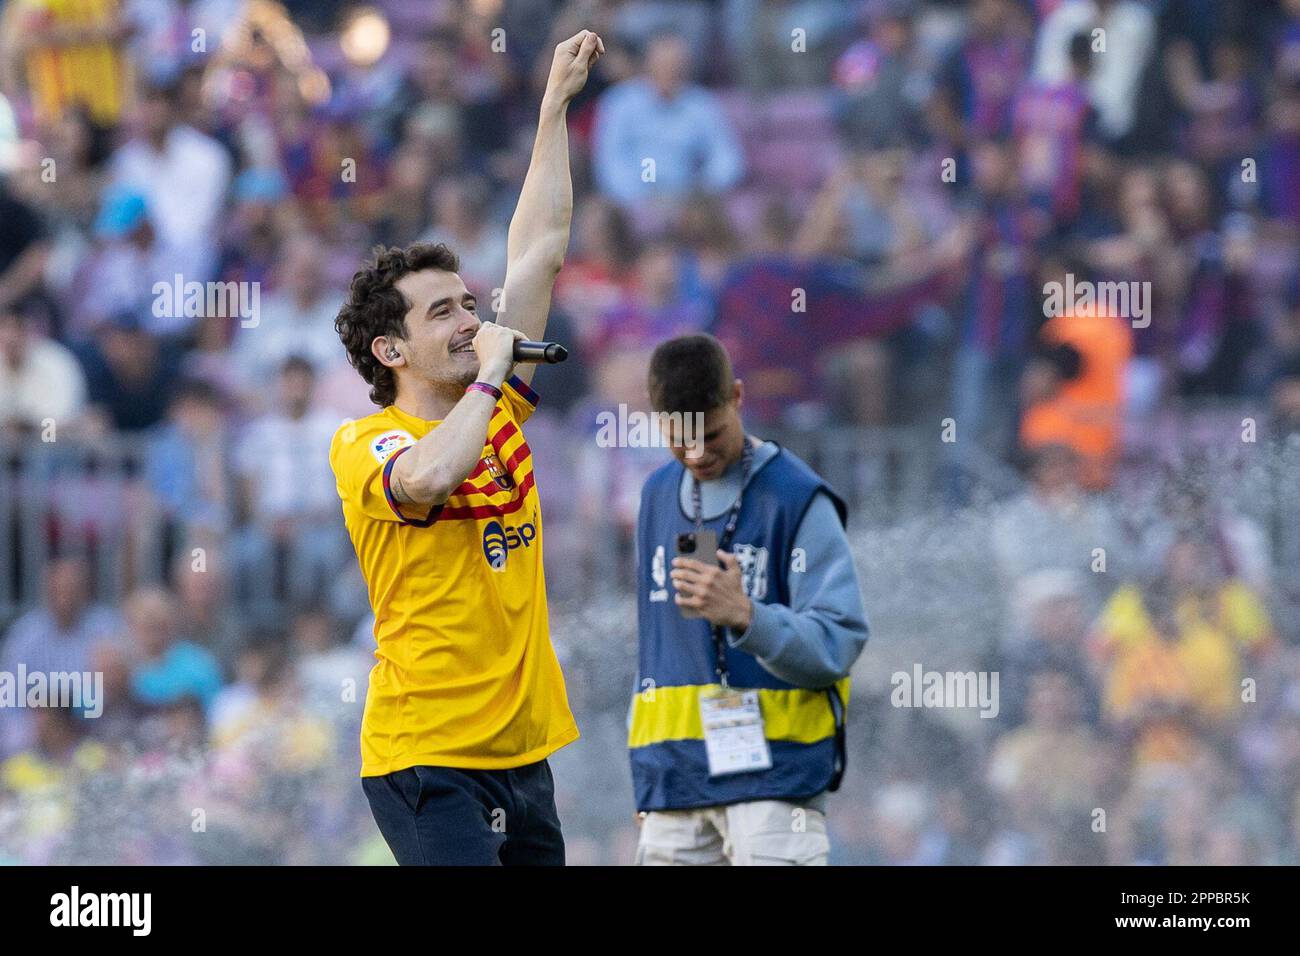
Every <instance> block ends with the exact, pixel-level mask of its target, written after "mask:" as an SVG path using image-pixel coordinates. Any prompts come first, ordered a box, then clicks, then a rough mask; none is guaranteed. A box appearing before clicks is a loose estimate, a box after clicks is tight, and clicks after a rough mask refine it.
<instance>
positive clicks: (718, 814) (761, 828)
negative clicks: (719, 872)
mask: <svg viewBox="0 0 1300 956" xmlns="http://www.w3.org/2000/svg"><path fill="white" fill-rule="evenodd" d="M830 848H831V844H830V838H829V837H827V835H826V817H825V815H824V814H823V813H822V812H821V811H820V810H814V809H812V808H811V807H806V806H800V805H799V804H795V803H787V802H785V801H784V800H755V801H753V802H751V803H734V804H731V805H730V806H726V807H703V808H701V809H698V810H663V811H656V812H653V813H648V814H646V816H645V819H644V820H643V821H642V823H641V839H640V841H639V842H638V844H637V848H636V865H637V866H825V865H826V860H827V857H828V856H829V855H830Z"/></svg>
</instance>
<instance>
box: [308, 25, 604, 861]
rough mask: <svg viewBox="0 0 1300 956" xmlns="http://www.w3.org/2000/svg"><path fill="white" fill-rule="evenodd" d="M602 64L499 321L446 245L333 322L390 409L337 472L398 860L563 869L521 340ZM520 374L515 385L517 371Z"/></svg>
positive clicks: (526, 228)
mask: <svg viewBox="0 0 1300 956" xmlns="http://www.w3.org/2000/svg"><path fill="white" fill-rule="evenodd" d="M602 52H604V45H603V44H602V42H601V40H600V38H599V37H598V36H596V34H595V33H592V32H590V31H588V30H583V31H582V32H581V33H579V34H577V35H576V36H574V37H571V38H570V39H568V40H566V41H565V42H563V43H561V44H560V45H559V46H558V47H556V50H555V58H554V61H553V62H552V64H551V72H550V77H549V79H548V81H547V85H546V92H545V94H544V95H543V97H542V106H541V119H540V122H539V124H538V129H537V138H536V141H535V142H534V145H533V155H532V162H531V164H530V166H529V169H528V174H527V176H526V178H525V180H524V185H523V189H522V192H521V193H520V196H519V205H518V207H517V208H516V210H515V215H514V218H513V219H512V220H511V223H510V231H509V234H508V239H507V257H508V260H507V261H508V265H507V270H506V279H505V288H504V292H503V295H502V309H501V312H502V319H503V321H507V322H509V324H510V326H511V327H509V328H507V327H506V326H505V325H499V324H494V323H491V322H483V321H481V320H480V319H479V316H478V311H477V305H476V299H475V297H474V295H473V294H472V293H471V292H470V291H469V290H468V289H466V288H465V283H464V282H462V281H461V279H460V277H459V276H458V275H457V274H456V273H457V270H458V268H459V262H458V260H457V257H456V255H455V254H454V253H453V252H452V251H451V250H449V249H448V248H447V247H446V246H443V245H421V244H417V245H412V246H409V247H407V248H405V249H386V250H378V251H377V253H376V256H375V259H374V262H373V264H371V265H369V266H368V267H367V268H364V269H362V270H361V271H359V272H358V273H357V274H356V275H355V276H354V277H353V279H352V286H351V289H350V291H349V295H348V300H347V302H346V303H345V304H344V305H343V307H342V308H341V309H340V310H339V315H338V318H337V320H336V321H335V327H336V328H337V330H338V333H339V337H340V338H341V339H342V340H343V344H344V346H345V347H346V348H347V351H348V358H349V359H350V360H351V362H352V364H353V366H354V367H355V368H356V369H357V371H359V372H360V373H361V375H362V377H363V378H364V379H365V380H366V381H367V382H368V383H369V384H370V386H371V390H370V397H371V398H372V399H373V400H374V402H375V403H376V404H377V405H379V406H380V411H378V412H376V413H375V414H373V415H370V416H369V417H367V418H363V419H361V420H360V421H356V422H348V423H346V424H344V426H343V427H342V428H340V429H339V431H338V433H337V434H336V435H335V436H334V442H333V444H332V446H331V448H330V464H331V465H332V467H333V469H334V475H335V478H336V481H337V484H338V492H339V497H340V498H341V499H342V500H343V515H344V519H345V521H346V523H347V528H348V534H349V535H350V536H351V538H352V543H353V546H354V547H355V548H356V552H357V559H358V561H359V562H360V565H361V571H362V574H363V575H364V577H365V579H366V586H367V588H368V589H369V593H370V603H371V606H372V608H373V609H374V613H375V639H376V642H377V644H378V647H377V649H376V651H375V657H376V658H377V663H376V664H375V667H374V669H373V670H372V671H371V673H370V689H369V693H368V695H367V698H366V709H365V716H364V718H363V721H362V730H361V776H362V786H363V787H364V789H365V793H366V797H367V798H368V799H369V801H370V807H371V810H372V812H373V813H374V816H375V821H376V823H378V825H379V829H380V832H382V833H383V835H384V839H385V840H387V841H388V845H389V847H391V848H392V851H393V854H394V856H396V858H397V861H398V863H401V864H403V865H406V864H423V865H454V864H465V865H496V864H508V865H509V864H562V863H563V862H564V841H563V838H562V836H561V833H560V822H559V819H558V817H557V815H556V811H555V796H554V787H553V782H552V778H551V771H550V767H549V765H548V764H547V762H546V758H547V756H549V755H550V754H551V753H554V752H555V751H556V750H558V749H559V748H560V747H563V746H564V745H565V744H568V743H570V742H571V741H573V740H575V739H576V738H577V736H578V729H577V727H576V725H575V724H574V721H573V715H572V714H571V713H570V712H569V705H568V700H567V697H566V695H565V689H564V678H563V676H562V674H561V673H560V667H559V663H558V661H557V660H556V657H555V652H554V650H553V649H552V647H551V641H550V634H549V632H548V626H547V611H546V586H545V580H544V578H543V574H542V518H541V512H540V510H539V508H538V501H537V489H536V488H535V486H534V481H533V463H532V457H531V452H530V451H529V448H528V444H527V442H526V441H525V440H524V436H523V432H522V430H521V426H522V424H523V422H524V421H526V420H527V418H528V416H529V415H530V414H531V413H532V411H533V409H534V407H535V406H536V403H537V396H536V394H534V392H533V391H532V389H531V388H529V385H528V383H529V380H530V379H531V378H532V368H531V366H527V365H524V366H521V367H520V368H519V369H518V370H515V369H514V343H515V341H516V340H523V339H526V338H531V339H537V338H541V336H542V335H543V333H544V332H545V326H546V316H547V312H548V311H549V308H550V301H551V287H552V285H553V283H554V281H555V276H556V273H557V272H558V271H559V269H560V266H561V264H562V263H563V261H564V253H565V250H566V248H567V246H568V242H569V219H570V214H571V212H572V206H573V195H572V187H571V184H570V181H569V153H568V139H567V133H566V129H565V113H566V110H567V107H568V104H569V102H570V100H572V98H573V97H574V95H575V94H576V93H577V92H578V91H579V90H581V89H582V87H583V85H584V84H585V83H586V80H587V72H588V70H589V69H590V67H591V66H592V64H594V63H595V61H596V59H597V57H599V56H600V54H601V53H602ZM512 373H513V374H512Z"/></svg>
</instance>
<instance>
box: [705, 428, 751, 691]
mask: <svg viewBox="0 0 1300 956" xmlns="http://www.w3.org/2000/svg"><path fill="white" fill-rule="evenodd" d="M740 462H741V464H740V492H739V493H738V494H737V495H736V500H735V501H734V502H732V505H731V510H730V511H728V512H727V522H726V524H725V525H723V528H722V537H721V538H720V539H719V540H718V549H719V550H721V551H726V550H727V548H728V547H729V546H730V545H731V539H732V537H733V536H734V535H735V533H736V525H737V524H738V523H739V522H740V505H741V501H742V500H743V499H744V497H745V483H746V482H748V481H749V471H750V468H751V467H752V466H753V464H754V445H753V443H752V442H750V440H749V436H748V435H746V436H745V446H744V448H742V449H741V452H740ZM691 509H692V511H694V517H695V530H696V531H699V530H700V529H701V528H702V527H704V505H703V503H702V501H701V495H700V479H698V478H695V477H692V478H691ZM713 653H714V656H715V659H716V663H715V667H716V669H717V672H718V682H719V683H720V684H722V686H723V687H728V686H730V685H729V684H728V682H727V674H728V671H727V640H726V638H725V637H724V636H723V634H722V628H720V627H717V626H714V627H713Z"/></svg>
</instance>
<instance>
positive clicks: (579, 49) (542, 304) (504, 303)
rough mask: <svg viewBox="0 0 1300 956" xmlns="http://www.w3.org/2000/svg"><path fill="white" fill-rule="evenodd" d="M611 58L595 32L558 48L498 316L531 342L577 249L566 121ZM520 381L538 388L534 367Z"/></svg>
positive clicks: (523, 369)
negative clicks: (593, 71) (572, 241)
mask: <svg viewBox="0 0 1300 956" xmlns="http://www.w3.org/2000/svg"><path fill="white" fill-rule="evenodd" d="M604 51H605V44H604V43H603V42H602V41H601V39H600V37H598V36H596V34H595V33H592V32H591V31H590V30H583V31H582V32H580V33H577V34H575V35H574V36H571V37H569V39H567V40H565V41H564V42H563V43H561V44H560V45H559V46H557V47H556V48H555V58H554V59H553V60H552V62H551V73H550V76H549V77H548V78H547V81H546V92H545V93H544V94H543V95H542V109H541V116H540V118H539V120H538V123H537V138H536V139H535V140H534V142H533V156H532V161H531V162H530V163H529V164H528V173H527V175H526V176H525V177H524V185H523V189H522V190H521V191H520V193H519V205H518V206H516V207H515V214H514V218H512V219H511V220H510V232H509V234H508V236H507V239H506V281H505V288H504V290H503V292H502V295H501V303H500V306H501V307H500V309H499V310H498V312H497V320H498V321H499V322H500V323H501V324H502V325H507V326H509V327H510V328H513V329H518V330H519V331H521V332H523V333H524V335H525V336H526V337H527V338H530V339H540V338H541V337H542V336H543V335H545V334H546V317H547V314H548V313H549V312H550V309H551V289H552V287H553V286H554V285H555V277H556V275H557V274H558V273H559V271H560V267H561V266H562V265H564V253H565V251H566V250H567V249H568V247H569V220H570V219H571V218H572V215H573V184H572V182H571V181H570V178H569V134H568V129H567V127H566V126H565V113H566V112H567V110H568V108H569V102H570V101H571V100H572V99H573V97H574V96H576V95H577V93H578V91H579V90H581V89H582V87H583V86H584V85H585V84H586V82H587V72H588V70H589V69H590V68H591V66H592V64H594V63H595V62H596V60H597V58H598V57H599V56H600V54H601V53H603V52H604ZM515 374H516V375H518V376H519V377H520V378H521V379H523V380H524V381H525V382H528V381H531V379H532V376H533V367H532V366H531V365H520V366H519V367H518V368H517V369H516V370H515Z"/></svg>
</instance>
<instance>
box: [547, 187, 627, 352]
mask: <svg viewBox="0 0 1300 956" xmlns="http://www.w3.org/2000/svg"><path fill="white" fill-rule="evenodd" d="M635 258H636V244H635V240H634V239H633V237H632V228H631V225H630V223H629V222H628V218H627V214H626V213H624V212H623V211H622V210H621V209H620V208H619V207H618V206H617V205H616V204H615V203H612V202H610V201H609V200H608V199H606V198H604V197H603V196H600V195H597V194H593V195H591V196H588V197H586V198H585V199H583V200H581V201H579V202H578V204H577V207H576V209H575V211H574V229H573V241H572V248H571V249H570V252H569V255H568V257H567V258H566V259H565V262H564V268H563V269H561V270H560V274H559V275H558V276H557V277H556V279H555V303H556V305H557V306H558V307H559V308H561V309H563V310H564V311H565V312H566V313H568V314H569V315H570V316H572V318H573V322H574V324H575V326H576V327H577V332H578V334H579V336H581V338H582V341H583V342H584V343H591V342H593V341H594V340H595V337H596V333H597V331H598V330H599V320H600V317H601V316H602V315H604V314H606V313H607V312H608V311H609V310H610V309H612V308H614V307H615V306H617V305H618V304H619V303H620V302H622V301H623V299H624V298H625V297H626V296H628V295H629V294H631V291H632V288H633V285H634V282H635V276H634V272H633V268H632V267H633V263H634V260H635Z"/></svg>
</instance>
